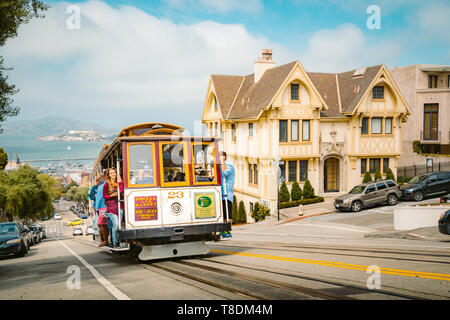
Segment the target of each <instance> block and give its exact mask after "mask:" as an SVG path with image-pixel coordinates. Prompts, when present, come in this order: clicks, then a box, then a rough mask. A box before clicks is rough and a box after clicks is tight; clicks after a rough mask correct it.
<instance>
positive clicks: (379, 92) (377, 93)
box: [372, 86, 384, 100]
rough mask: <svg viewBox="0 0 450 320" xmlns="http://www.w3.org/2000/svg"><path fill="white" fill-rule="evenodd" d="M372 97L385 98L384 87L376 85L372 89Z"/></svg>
mask: <svg viewBox="0 0 450 320" xmlns="http://www.w3.org/2000/svg"><path fill="white" fill-rule="evenodd" d="M372 99H377V100H383V99H384V87H383V86H375V87H373V89H372Z"/></svg>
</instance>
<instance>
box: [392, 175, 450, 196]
mask: <svg viewBox="0 0 450 320" xmlns="http://www.w3.org/2000/svg"><path fill="white" fill-rule="evenodd" d="M400 189H401V190H402V192H403V196H402V198H403V199H407V200H410V199H413V200H415V201H422V200H423V199H424V198H425V197H427V196H439V195H445V194H447V193H450V171H439V172H431V173H427V174H423V175H419V176H416V177H414V178H412V179H411V180H410V181H409V182H408V183H407V184H404V185H402V186H401V188H400Z"/></svg>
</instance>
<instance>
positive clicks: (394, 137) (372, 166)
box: [202, 49, 410, 212]
mask: <svg viewBox="0 0 450 320" xmlns="http://www.w3.org/2000/svg"><path fill="white" fill-rule="evenodd" d="M409 114H410V111H409V108H408V105H407V103H406V102H405V99H404V98H403V97H402V95H401V93H400V91H399V90H398V88H397V86H396V84H395V83H394V81H393V79H392V77H391V75H390V74H389V71H388V70H387V69H386V67H385V66H384V65H378V66H373V67H367V68H362V69H358V70H352V71H348V72H343V73H314V72H313V73H311V72H306V71H305V69H304V68H303V66H302V65H301V64H300V62H298V61H294V62H291V63H288V64H285V65H281V66H278V67H276V66H275V62H274V61H273V60H272V51H271V50H268V49H265V50H263V53H262V58H259V59H257V60H256V61H255V63H254V74H251V75H246V76H236V75H212V76H211V78H210V81H209V85H208V90H207V95H206V101H205V105H204V110H203V115H202V122H203V123H204V124H205V125H206V129H207V133H208V134H209V135H213V136H218V137H221V138H223V141H222V142H221V148H222V150H223V151H226V152H227V155H228V159H229V160H230V161H231V162H232V163H233V165H234V167H235V170H236V179H235V194H236V197H237V200H238V201H240V200H243V201H244V204H245V206H246V211H247V212H249V210H251V209H252V207H253V205H254V203H256V202H262V203H265V204H266V205H268V206H269V207H270V208H271V212H275V210H276V208H277V186H278V185H277V176H278V175H279V174H280V175H281V178H282V179H284V180H285V181H286V183H287V185H288V187H289V188H290V186H291V185H292V183H293V182H295V181H297V182H299V184H300V185H301V187H302V188H303V184H304V182H305V180H306V179H308V180H309V181H310V182H311V184H312V186H313V187H314V189H315V192H316V194H317V193H324V192H344V191H348V190H349V189H350V188H351V187H353V186H354V185H355V184H358V183H361V181H362V177H363V175H364V173H365V171H369V172H371V173H375V172H376V171H379V172H380V173H382V174H385V173H386V170H387V169H388V168H391V169H392V171H393V172H394V174H396V168H397V160H398V158H399V156H400V153H401V142H402V137H401V127H402V124H403V123H404V122H405V121H406V120H407V116H408V115H409ZM277 160H279V162H277ZM277 163H278V164H279V166H278V168H277Z"/></svg>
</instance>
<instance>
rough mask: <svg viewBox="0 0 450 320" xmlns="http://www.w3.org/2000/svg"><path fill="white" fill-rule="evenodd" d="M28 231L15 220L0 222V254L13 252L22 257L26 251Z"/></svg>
mask: <svg viewBox="0 0 450 320" xmlns="http://www.w3.org/2000/svg"><path fill="white" fill-rule="evenodd" d="M27 237H28V231H27V230H26V229H25V228H23V227H22V226H21V225H20V224H18V223H15V222H6V223H0V255H4V254H10V253H14V254H15V255H16V257H23V256H24V255H25V254H26V253H27V252H28V244H27V241H28V240H27Z"/></svg>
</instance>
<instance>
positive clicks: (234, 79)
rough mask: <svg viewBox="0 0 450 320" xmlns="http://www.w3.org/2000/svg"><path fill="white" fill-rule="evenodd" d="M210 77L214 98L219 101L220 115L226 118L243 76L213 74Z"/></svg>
mask: <svg viewBox="0 0 450 320" xmlns="http://www.w3.org/2000/svg"><path fill="white" fill-rule="evenodd" d="M211 78H212V81H213V83H214V88H215V89H216V98H217V101H218V102H219V107H220V110H221V112H222V116H223V118H224V119H226V116H227V114H228V111H230V108H231V104H232V103H233V100H234V97H235V96H236V93H237V92H238V90H239V87H240V85H241V83H242V79H243V78H244V77H243V76H225V75H217V74H213V75H212V76H211Z"/></svg>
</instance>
